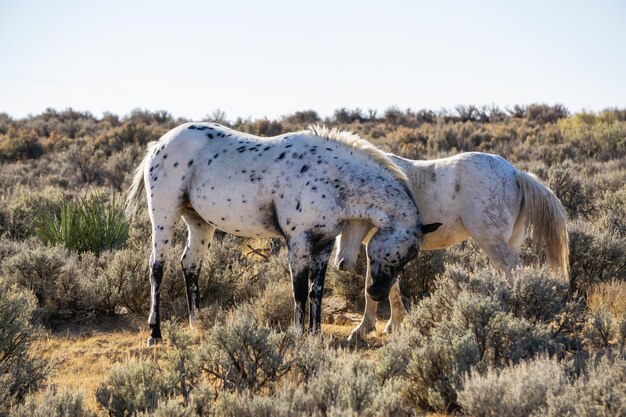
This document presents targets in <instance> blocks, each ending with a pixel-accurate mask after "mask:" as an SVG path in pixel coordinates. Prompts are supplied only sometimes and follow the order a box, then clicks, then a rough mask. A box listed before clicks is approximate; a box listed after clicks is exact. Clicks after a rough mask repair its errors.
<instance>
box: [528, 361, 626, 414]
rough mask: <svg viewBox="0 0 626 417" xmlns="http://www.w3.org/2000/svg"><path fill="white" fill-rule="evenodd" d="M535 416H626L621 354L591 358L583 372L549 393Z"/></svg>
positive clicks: (625, 379) (625, 363)
mask: <svg viewBox="0 0 626 417" xmlns="http://www.w3.org/2000/svg"><path fill="white" fill-rule="evenodd" d="M536 415H537V416H547V417H556V416H581V417H592V416H623V415H626V359H625V358H624V357H623V355H616V356H614V357H611V355H607V356H604V357H602V358H600V359H595V360H593V359H592V360H590V361H589V362H588V365H587V370H586V372H585V373H583V374H582V375H580V376H579V377H578V378H576V379H575V380H573V381H572V382H571V383H569V384H567V385H565V386H563V387H562V388H561V389H560V390H555V391H552V392H549V393H548V397H547V401H546V407H545V409H544V410H541V412H539V413H537V414H536Z"/></svg>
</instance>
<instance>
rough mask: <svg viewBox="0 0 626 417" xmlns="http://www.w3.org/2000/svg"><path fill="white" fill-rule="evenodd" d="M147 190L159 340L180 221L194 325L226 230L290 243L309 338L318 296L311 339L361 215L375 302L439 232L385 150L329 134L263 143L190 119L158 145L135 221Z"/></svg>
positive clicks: (136, 194) (135, 192)
mask: <svg viewBox="0 0 626 417" xmlns="http://www.w3.org/2000/svg"><path fill="white" fill-rule="evenodd" d="M143 190H145V191H146V195H147V200H148V210H149V215H150V220H151V222H152V253H151V255H150V281H151V308H150V316H149V319H148V322H149V326H150V329H151V334H150V338H149V339H148V343H150V344H152V343H154V342H156V341H158V340H159V339H160V338H161V329H160V313H159V304H160V291H161V281H162V276H163V265H164V255H165V253H166V251H167V250H168V249H169V247H170V245H171V242H172V237H173V233H174V227H175V225H176V223H177V222H178V221H179V219H180V218H181V217H182V218H183V220H184V222H185V223H186V225H187V228H188V239H187V245H186V247H185V250H184V253H183V255H182V261H181V263H182V269H183V274H184V278H185V284H186V289H187V301H188V307H189V318H190V322H193V318H194V314H195V312H196V310H198V309H199V308H200V291H199V289H198V274H199V271H200V267H201V264H202V259H203V257H204V255H205V254H206V251H207V249H208V247H209V245H210V243H211V240H212V238H213V233H214V232H215V230H216V229H219V230H222V231H224V232H227V233H232V234H235V235H238V236H245V237H279V236H282V237H284V238H285V240H286V241H287V248H288V257H289V268H290V272H291V277H292V283H293V296H294V301H295V307H294V322H295V326H296V328H297V329H298V330H300V331H304V313H305V306H306V303H307V298H309V297H310V303H309V330H310V331H311V332H317V331H319V330H320V323H321V301H322V293H323V291H324V275H325V272H326V267H327V265H328V260H329V257H330V253H331V251H332V249H333V246H334V239H335V237H336V236H337V235H339V233H341V230H342V228H343V226H344V224H346V223H347V222H348V221H350V220H356V221H359V222H364V223H366V224H369V225H371V227H375V228H376V229H377V230H378V232H377V233H376V234H374V235H373V236H372V237H371V239H370V241H369V245H368V256H369V258H370V262H371V265H370V266H371V276H372V284H371V285H370V286H369V287H368V288H367V291H368V294H369V295H370V296H371V297H372V298H373V299H375V300H383V299H384V298H386V297H387V296H388V294H389V290H390V288H391V286H392V285H393V283H394V281H395V279H396V278H397V274H398V273H399V271H400V270H401V269H402V268H403V266H404V265H405V264H406V262H408V261H409V260H410V259H411V258H413V257H415V256H416V254H417V250H418V249H419V248H418V245H419V243H420V242H421V240H422V234H423V233H427V232H428V231H430V230H433V229H434V228H436V225H434V226H424V225H422V224H421V222H420V218H419V215H418V213H417V210H416V208H415V202H414V200H413V197H412V194H411V191H410V185H409V183H408V178H407V177H406V175H405V174H404V172H403V171H402V170H400V169H399V168H398V167H397V166H396V165H395V164H394V163H393V162H392V161H391V160H390V158H389V157H388V156H387V155H386V154H384V153H383V152H381V151H379V150H378V149H377V148H375V147H373V146H372V145H371V144H370V143H369V142H367V141H365V140H364V139H361V138H360V137H358V136H356V135H353V134H351V133H348V132H341V131H338V130H330V129H327V128H323V127H309V129H308V130H306V131H302V132H295V133H288V134H284V135H280V136H276V137H271V138H260V137H257V136H253V135H250V134H246V133H242V132H237V131H235V130H232V129H229V128H226V127H224V126H221V125H219V124H215V123H186V124H183V125H181V126H179V127H177V128H175V129H173V130H171V131H170V132H168V133H166V134H165V135H163V136H162V137H161V138H160V139H159V140H158V142H156V143H153V144H150V145H149V147H148V151H147V154H146V156H145V158H144V159H143V161H142V162H141V164H140V165H139V167H138V168H137V170H136V174H135V177H134V179H133V183H132V185H131V188H130V190H129V195H128V198H127V207H128V213H129V215H130V216H132V215H133V214H134V213H135V212H136V211H137V207H138V204H139V201H140V199H141V194H142V192H143ZM357 250H358V248H357ZM350 256H352V254H350ZM309 284H310V287H309Z"/></svg>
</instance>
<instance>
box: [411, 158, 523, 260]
mask: <svg viewBox="0 0 626 417" xmlns="http://www.w3.org/2000/svg"><path fill="white" fill-rule="evenodd" d="M405 169H407V168H405ZM408 169H409V170H411V171H412V173H410V174H409V177H410V178H411V182H412V184H413V189H414V192H415V195H416V202H417V206H418V208H419V210H420V216H421V218H422V221H423V222H424V223H431V222H441V223H443V225H442V226H441V227H440V228H439V229H438V230H437V231H435V232H433V233H429V234H428V235H426V236H425V237H424V245H423V248H424V249H425V250H434V249H440V248H445V247H448V246H450V245H453V244H455V243H458V242H462V241H463V240H466V239H467V238H469V237H470V236H472V237H475V235H479V234H482V233H483V231H484V233H485V234H494V233H501V234H503V235H506V234H507V233H508V234H510V229H511V228H512V227H513V223H514V222H515V219H516V218H517V215H518V213H519V207H520V192H519V187H518V185H517V182H516V176H517V173H518V171H517V170H516V169H515V168H514V167H513V166H512V165H511V164H510V163H509V162H508V161H506V160H505V159H503V158H501V157H499V156H497V155H491V154H486V153H481V152H468V153H462V154H459V155H455V156H452V157H449V158H442V159H436V160H430V161H412V164H411V166H409V167H408Z"/></svg>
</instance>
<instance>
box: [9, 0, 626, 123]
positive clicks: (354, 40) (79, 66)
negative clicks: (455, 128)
mask: <svg viewBox="0 0 626 417" xmlns="http://www.w3.org/2000/svg"><path fill="white" fill-rule="evenodd" d="M529 103H547V104H556V103H560V104H564V105H565V106H566V107H567V108H569V109H570V111H579V110H581V109H586V110H592V111H599V110H602V109H603V108H606V107H614V106H617V107H622V108H624V107H626V1H624V0H615V1H610V0H606V1H602V0H598V1H591V0H590V1H561V0H558V1H557V0H542V1H536V0H530V1H519V0H517V1H486V0H484V1H483V0H473V1H438V0H430V1H396V0H384V1H380V0H379V1H370V0H359V1H341V0H333V1H327V0H318V1H308V2H303V1H297V0H291V1H272V0H259V1H244V0H221V1H189V0H176V1H171V2H166V1H158V0H151V1H143V0H142V1H133V0H123V1H122V0H106V1H104V0H103V1H96V0H79V1H70V0H49V1H48V0H40V1H34V0H0V112H6V113H8V114H9V115H11V116H13V117H16V118H21V117H25V116H26V115H28V114H38V113H41V112H42V111H44V110H45V109H46V108H48V107H52V108H55V109H57V110H63V109H65V108H68V107H72V108H74V109H75V110H81V111H90V112H92V113H94V114H95V115H101V114H102V112H104V111H109V112H112V113H116V114H119V115H125V114H128V113H129V112H130V111H131V110H132V109H135V108H143V109H147V110H167V111H169V112H170V113H172V114H173V115H174V116H176V117H186V118H192V119H199V118H202V117H204V116H206V115H209V114H211V113H213V111H215V110H216V109H221V110H223V111H224V112H226V115H227V118H228V119H231V120H232V119H235V118H237V117H244V118H246V117H253V118H258V117H269V118H276V117H279V116H281V115H286V114H291V113H293V112H295V111H298V110H308V109H312V110H316V111H317V112H318V113H320V115H321V116H328V115H331V114H332V113H333V111H334V110H335V109H338V108H340V107H347V108H351V109H352V108H356V107H359V108H361V109H370V108H371V109H377V110H378V111H379V112H383V111H384V110H385V109H387V108H388V107H390V106H398V107H400V108H402V109H405V108H409V107H410V108H412V109H421V108H428V109H434V110H437V109H440V108H442V107H446V108H454V107H455V106H456V105H458V104H466V105H469V104H475V105H491V104H496V105H498V106H500V107H503V108H504V107H505V106H509V105H514V104H529Z"/></svg>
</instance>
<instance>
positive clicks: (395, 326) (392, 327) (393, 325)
mask: <svg viewBox="0 0 626 417" xmlns="http://www.w3.org/2000/svg"><path fill="white" fill-rule="evenodd" d="M399 328H400V324H399V323H392V322H389V323H387V325H386V326H385V330H383V333H385V334H391V333H393V332H395V331H397V330H398V329H399Z"/></svg>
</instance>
